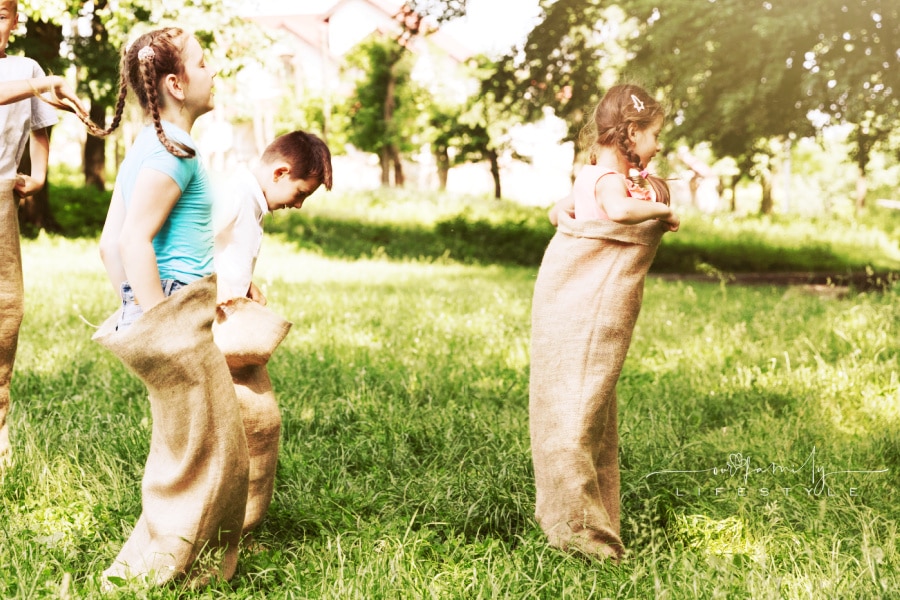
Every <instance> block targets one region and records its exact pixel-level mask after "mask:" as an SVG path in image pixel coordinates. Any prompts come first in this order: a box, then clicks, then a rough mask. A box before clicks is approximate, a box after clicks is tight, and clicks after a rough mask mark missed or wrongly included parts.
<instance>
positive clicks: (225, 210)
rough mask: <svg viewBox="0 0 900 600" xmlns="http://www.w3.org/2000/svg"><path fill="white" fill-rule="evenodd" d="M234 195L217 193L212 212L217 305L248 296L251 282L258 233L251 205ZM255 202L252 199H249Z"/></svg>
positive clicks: (257, 246)
mask: <svg viewBox="0 0 900 600" xmlns="http://www.w3.org/2000/svg"><path fill="white" fill-rule="evenodd" d="M246 200H248V199H246V198H240V197H239V196H238V195H237V194H235V193H228V191H226V192H225V193H222V194H219V195H218V198H217V199H216V204H215V208H214V210H213V227H214V229H215V232H216V246H215V265H216V278H217V281H218V290H219V291H218V299H219V302H225V301H226V300H230V299H231V298H243V297H245V296H247V292H248V291H249V289H250V282H251V281H252V279H253V268H254V266H255V263H256V253H257V252H258V248H259V243H258V241H255V240H254V238H256V237H258V236H259V233H258V232H256V231H253V230H251V229H250V228H249V227H248V224H249V225H251V226H252V227H254V228H257V229H258V225H257V221H256V217H255V214H254V212H253V205H252V203H250V202H248V201H246ZM249 200H252V201H253V202H255V199H253V198H250V199H249Z"/></svg>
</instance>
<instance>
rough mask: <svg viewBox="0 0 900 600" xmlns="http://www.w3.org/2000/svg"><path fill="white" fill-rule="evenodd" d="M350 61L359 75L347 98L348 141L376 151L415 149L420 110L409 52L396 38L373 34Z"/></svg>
mask: <svg viewBox="0 0 900 600" xmlns="http://www.w3.org/2000/svg"><path fill="white" fill-rule="evenodd" d="M347 62H348V66H349V68H351V69H356V70H358V72H359V74H360V76H359V78H358V79H357V84H356V89H355V91H354V93H353V94H352V95H351V96H350V98H349V99H348V100H347V109H346V112H347V113H348V114H349V120H350V122H349V129H348V131H347V139H348V141H349V142H350V143H352V144H354V145H355V146H356V147H357V148H359V149H361V150H364V151H366V152H372V153H375V154H378V153H380V152H381V151H382V150H383V149H384V148H386V147H388V146H392V145H396V146H397V147H398V148H399V149H400V150H401V151H402V152H409V151H410V150H412V149H413V145H412V135H411V133H412V131H413V130H414V127H415V125H414V123H415V121H416V119H417V117H418V114H419V112H418V107H417V106H416V103H415V102H414V100H413V98H414V95H413V94H414V92H413V89H412V84H411V82H410V69H411V68H412V67H411V55H410V53H409V52H407V51H406V50H405V48H404V47H403V46H401V45H400V43H399V42H398V41H397V40H394V39H390V38H386V37H384V38H377V37H372V38H370V39H368V40H366V41H364V42H363V43H361V44H360V45H359V47H358V48H357V49H356V50H355V51H354V52H353V53H352V54H351V55H350V56H349V57H348V61H347Z"/></svg>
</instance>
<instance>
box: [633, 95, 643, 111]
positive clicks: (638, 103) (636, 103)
mask: <svg viewBox="0 0 900 600" xmlns="http://www.w3.org/2000/svg"><path fill="white" fill-rule="evenodd" d="M631 101H632V102H634V110H636V111H638V112H641V111H642V110H644V103H643V102H641V100H640V98H638V97H637V96H635V95H634V94H632V95H631Z"/></svg>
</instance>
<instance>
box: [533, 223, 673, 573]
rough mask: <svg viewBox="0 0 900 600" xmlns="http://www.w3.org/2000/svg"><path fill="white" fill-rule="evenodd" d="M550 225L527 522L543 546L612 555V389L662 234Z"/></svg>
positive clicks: (537, 298)
mask: <svg viewBox="0 0 900 600" xmlns="http://www.w3.org/2000/svg"><path fill="white" fill-rule="evenodd" d="M664 231H665V229H664V227H663V226H662V225H661V224H660V223H659V222H657V221H647V222H644V223H641V224H639V225H620V224H618V223H615V222H613V221H605V220H604V221H600V220H596V221H595V220H590V221H575V220H574V219H572V218H570V217H569V216H568V215H566V214H561V215H560V216H559V226H558V228H557V232H556V234H555V235H554V237H553V239H552V240H551V241H550V244H549V245H548V247H547V250H546V252H545V254H544V258H543V261H542V263H541V267H540V270H539V271H538V276H537V281H536V282H535V288H534V299H533V304H532V331H531V373H530V383H529V385H530V390H529V395H530V398H529V419H530V430H531V451H532V460H533V462H534V474H535V486H536V490H537V497H536V503H535V516H536V518H537V521H538V523H539V524H540V526H541V528H542V529H543V531H544V532H545V533H546V534H547V536H548V538H549V542H550V543H551V545H554V546H557V547H560V548H564V549H566V548H571V549H577V550H581V551H583V552H586V553H588V554H592V555H599V556H600V557H613V558H616V557H618V556H620V555H621V553H622V551H623V548H622V540H621V538H620V533H619V467H618V457H617V454H618V446H619V435H618V422H617V407H616V382H617V381H618V379H619V373H620V372H621V370H622V365H623V363H624V361H625V356H626V354H627V352H628V346H629V344H630V343H631V336H632V333H633V331H634V325H635V322H636V321H637V318H638V314H639V312H640V309H641V302H642V300H643V291H644V279H645V277H646V274H647V270H648V269H649V267H650V264H651V263H652V262H653V257H654V256H655V254H656V249H657V247H658V246H659V242H660V240H661V238H662V234H663V233H664Z"/></svg>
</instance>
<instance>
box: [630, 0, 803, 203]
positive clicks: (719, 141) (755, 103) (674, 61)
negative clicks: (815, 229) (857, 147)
mask: <svg viewBox="0 0 900 600" xmlns="http://www.w3.org/2000/svg"><path fill="white" fill-rule="evenodd" d="M805 4H808V3H806V2H793V3H789V2H787V1H786V0H784V1H780V2H778V1H774V2H760V3H748V2H745V1H743V0H717V1H716V2H702V3H698V2H691V1H690V0H674V1H672V2H668V3H666V4H665V5H664V7H661V8H657V6H655V5H654V4H653V3H652V2H649V1H647V0H634V1H633V2H630V3H629V6H630V7H631V10H632V13H631V14H634V15H635V16H636V17H637V19H638V20H639V23H640V27H641V29H640V31H641V34H640V36H638V37H636V38H635V40H634V41H633V50H634V55H633V57H632V58H631V60H630V61H629V63H628V64H629V68H633V69H635V70H636V71H637V72H639V73H640V74H641V75H642V76H643V77H644V78H645V79H646V80H647V81H648V82H649V84H650V85H651V86H652V87H654V88H656V89H659V90H660V91H661V94H662V95H663V96H664V97H665V99H666V101H667V102H669V103H670V104H671V106H672V107H673V112H674V127H673V128H672V130H671V131H670V133H669V135H671V137H672V138H675V139H682V140H684V142H685V143H687V144H688V145H694V144H698V143H701V142H709V144H710V146H711V148H712V150H713V152H714V153H715V154H716V155H717V156H719V157H724V156H730V157H732V158H734V159H735V161H736V163H737V166H738V169H739V170H740V173H741V174H740V175H739V176H738V177H735V178H734V179H733V180H732V185H733V186H734V185H736V184H737V182H738V180H739V179H740V177H741V176H747V175H751V174H755V175H756V177H757V178H758V179H759V180H760V182H761V184H762V190H763V198H762V201H761V203H760V207H761V211H762V212H768V211H770V210H771V208H772V198H771V189H772V186H771V177H772V173H771V169H770V167H769V164H770V163H771V159H772V158H773V155H772V149H771V148H772V145H770V144H769V143H768V140H769V139H770V138H776V137H782V138H787V137H789V136H792V135H794V136H797V135H812V134H813V133H814V128H813V125H812V123H811V122H810V120H809V118H808V117H807V113H808V112H809V110H810V109H811V108H812V106H813V102H812V101H811V99H810V98H808V97H807V96H806V94H804V86H803V80H804V77H805V72H804V70H803V68H802V65H801V64H800V63H801V61H800V57H802V56H803V53H804V51H805V49H807V48H809V47H811V45H812V44H813V43H814V41H815V39H816V36H817V33H816V32H815V31H814V29H811V28H810V27H809V26H808V20H809V12H808V11H809V8H810V7H809V6H804V5H805ZM732 192H733V190H732Z"/></svg>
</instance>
